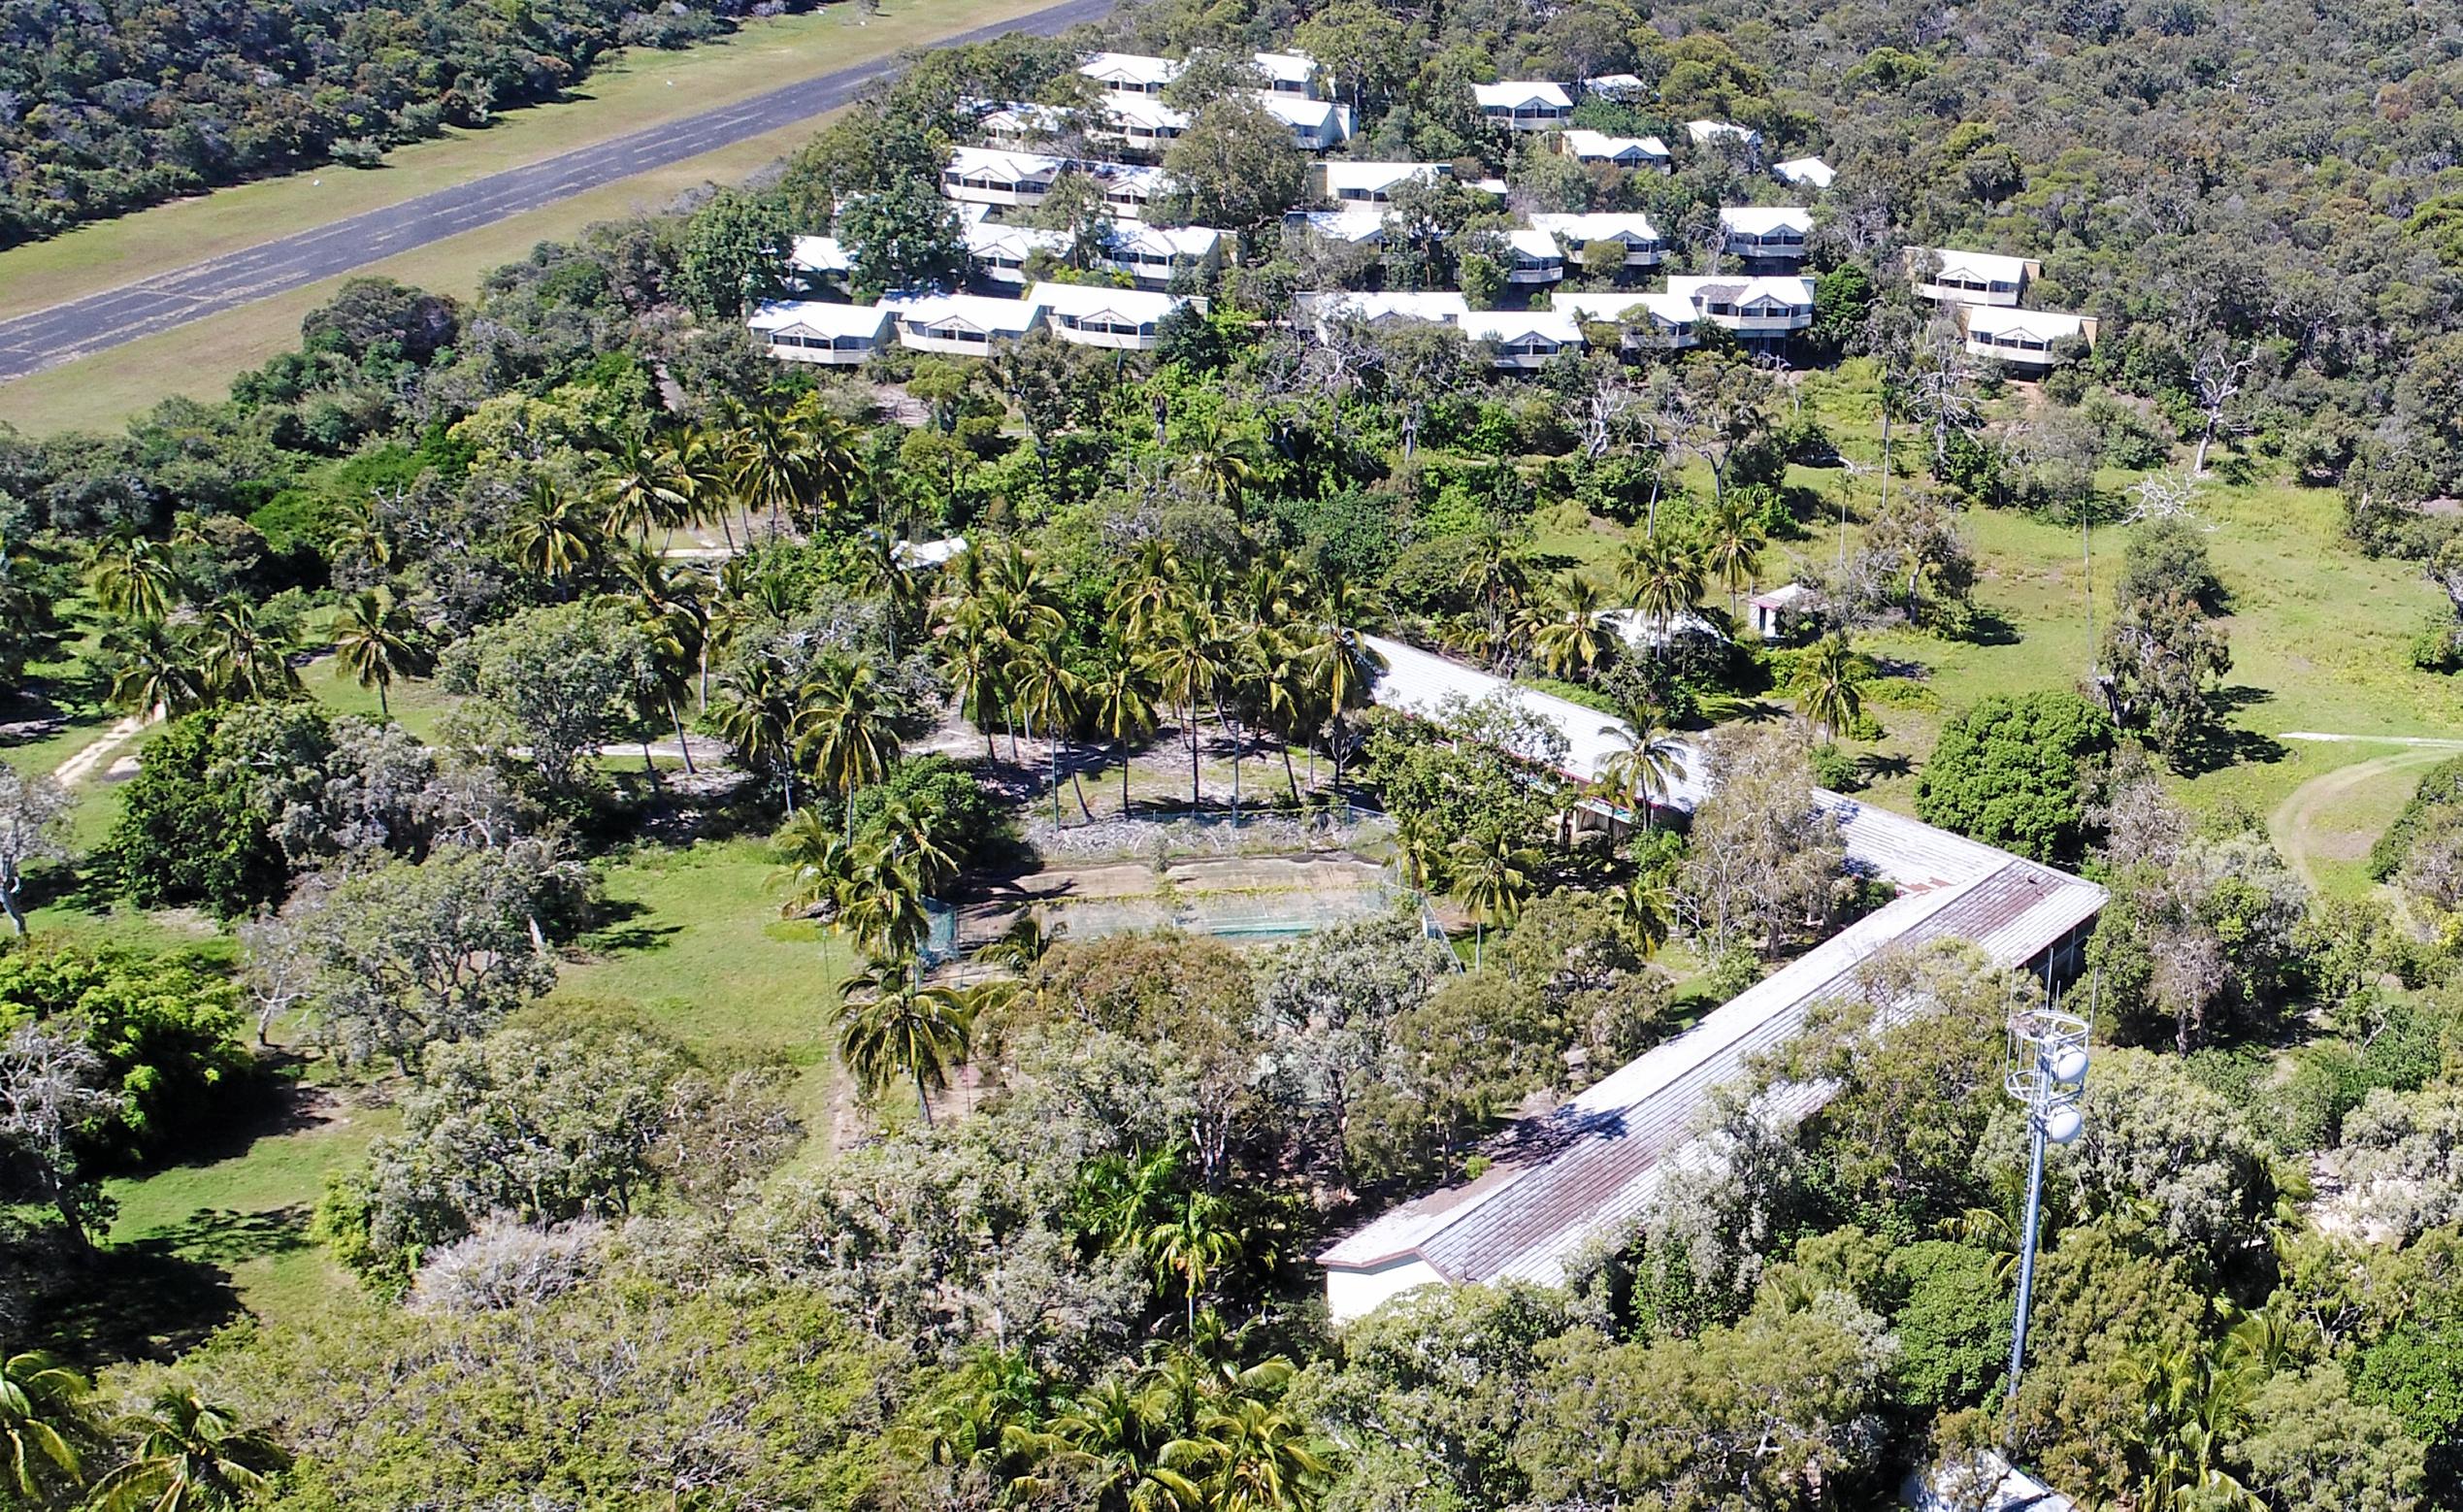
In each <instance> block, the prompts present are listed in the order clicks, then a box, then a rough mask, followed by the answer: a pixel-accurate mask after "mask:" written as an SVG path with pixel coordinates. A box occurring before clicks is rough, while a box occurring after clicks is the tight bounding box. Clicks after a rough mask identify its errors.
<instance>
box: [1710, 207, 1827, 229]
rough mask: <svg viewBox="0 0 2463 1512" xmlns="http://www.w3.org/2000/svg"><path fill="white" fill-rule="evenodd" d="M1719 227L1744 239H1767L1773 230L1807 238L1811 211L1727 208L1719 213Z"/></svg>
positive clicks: (1777, 208) (1786, 208)
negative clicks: (1791, 232)
mask: <svg viewBox="0 0 2463 1512" xmlns="http://www.w3.org/2000/svg"><path fill="white" fill-rule="evenodd" d="M1719 224H1720V229H1722V230H1724V231H1730V232H1735V233H1739V234H1741V235H1744V236H1767V235H1769V234H1770V233H1771V232H1773V231H1793V232H1795V233H1796V234H1797V235H1798V236H1811V235H1812V234H1813V212H1811V211H1809V210H1807V209H1805V208H1804V207H1803V206H1801V205H1731V206H1728V207H1726V208H1724V209H1723V210H1721V211H1720V213H1719Z"/></svg>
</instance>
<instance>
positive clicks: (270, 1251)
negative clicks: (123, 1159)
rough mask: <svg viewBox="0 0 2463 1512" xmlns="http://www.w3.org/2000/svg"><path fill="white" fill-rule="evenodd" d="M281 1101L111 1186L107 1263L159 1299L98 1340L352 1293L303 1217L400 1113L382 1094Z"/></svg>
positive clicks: (297, 1309) (280, 1312) (122, 1340)
mask: <svg viewBox="0 0 2463 1512" xmlns="http://www.w3.org/2000/svg"><path fill="white" fill-rule="evenodd" d="M282 1101H283V1104H284V1105H283V1106H282V1107H281V1108H280V1110H279V1111H278V1112H277V1113H275V1114H274V1115H273V1116H271V1117H269V1118H267V1119H266V1120H264V1121H263V1122H262V1123H261V1124H260V1125H259V1126H258V1127H256V1128H254V1129H252V1130H246V1131H242V1132H241V1133H239V1134H236V1135H235V1136H234V1137H233V1138H231V1139H230V1140H229V1141H228V1142H227V1143H225V1144H223V1145H221V1146H219V1147H216V1148H212V1149H207V1150H202V1151H200V1152H198V1155H197V1157H196V1158H195V1159H194V1160H192V1161H189V1162H186V1163H182V1164H180V1165H176V1166H171V1167H165V1168H164V1169H161V1170H158V1171H155V1172H153V1173H152V1174H150V1175H148V1176H147V1177H145V1178H144V1179H142V1180H136V1181H115V1182H112V1183H111V1195H112V1197H113V1199H114V1200H115V1201H116V1202H117V1203H118V1204H119V1212H118V1216H117V1218H116V1219H115V1222H114V1223H113V1226H112V1232H111V1243H112V1245H113V1253H112V1256H111V1259H110V1261H109V1265H110V1267H111V1268H114V1269H116V1270H122V1271H137V1272H140V1273H146V1274H150V1275H152V1276H153V1277H155V1278H156V1279H157V1281H158V1283H159V1286H160V1289H161V1290H160V1294H159V1295H160V1296H161V1298H162V1300H161V1302H160V1304H159V1305H158V1306H157V1307H155V1308H150V1309H148V1308H135V1309H131V1310H130V1313H131V1315H130V1316H129V1317H127V1318H124V1319H120V1320H113V1321H106V1322H105V1323H104V1325H103V1327H102V1328H101V1329H99V1330H98V1331H96V1337H97V1338H98V1340H113V1339H114V1335H115V1333H116V1334H117V1337H116V1339H115V1342H116V1344H117V1346H118V1347H119V1348H120V1349H121V1350H122V1351H128V1350H130V1348H131V1346H133V1345H135V1344H137V1343H138V1342H139V1340H138V1338H137V1337H132V1336H130V1334H131V1331H132V1330H133V1331H135V1332H137V1333H139V1334H141V1335H142V1336H144V1337H145V1338H147V1339H148V1341H153V1340H157V1339H159V1340H177V1341H184V1340H182V1339H181V1335H182V1333H183V1332H184V1331H194V1330H196V1329H197V1328H199V1327H200V1326H201V1325H207V1324H211V1323H216V1322H220V1321H222V1320H224V1319H227V1318H228V1317H231V1316H234V1315H235V1314H236V1312H237V1311H238V1310H241V1309H245V1310H246V1311H247V1312H250V1313H254V1314H255V1315H257V1316H258V1317H261V1318H268V1319H279V1318H296V1317H299V1316H302V1315H305V1314H309V1313H312V1312H314V1311H316V1310H318V1309H320V1308H322V1307H325V1306H328V1305H331V1304H332V1303H333V1302H334V1301H335V1300H336V1299H337V1298H342V1297H345V1296H348V1295H350V1294H351V1293H352V1292H353V1291H354V1290H355V1287H356V1283H354V1282H353V1281H352V1280H351V1278H350V1277H349V1276H348V1275H347V1274H346V1273H345V1272H344V1271H343V1270H342V1269H340V1268H339V1267H338V1266H336V1265H334V1263H333V1262H332V1261H331V1260H330V1259H328V1258H327V1256H326V1253H325V1251H324V1249H323V1248H322V1247H321V1246H319V1245H317V1244H316V1243H315V1242H314V1241H312V1239H311V1238H310V1237H309V1234H308V1221H309V1215H310V1214H311V1212H312V1210H313V1209H314V1207H315V1205H316V1200H317V1198H318V1196H319V1195H320V1194H322V1192H323V1191H324V1187H325V1178H326V1176H327V1175H328V1174H329V1173H331V1172H334V1171H338V1170H342V1169H345V1168H346V1167H348V1166H349V1165H351V1163H353V1162H355V1161H357V1160H358V1159H360V1158H361V1157H362V1156H364V1155H365V1154H366V1153H367V1151H368V1145H369V1142H370V1141H371V1140H373V1139H375V1138H376V1137H377V1136H378V1135H379V1134H385V1133H387V1132H389V1131H391V1130H393V1129H395V1128H397V1127H399V1125H400V1118H399V1116H398V1115H397V1114H396V1113H395V1112H394V1110H393V1109H392V1108H390V1107H388V1106H384V1105H382V1104H381V1103H380V1102H375V1101H369V1100H367V1099H365V1098H362V1097H359V1096H356V1095H351V1094H337V1093H334V1092H332V1091H330V1090H328V1089H323V1088H316V1087H312V1086H298V1087H294V1088H292V1089H290V1090H289V1091H288V1093H287V1094H286V1096H285V1097H284V1098H283V1100H282ZM119 1295H120V1296H121V1297H123V1298H124V1297H125V1296H127V1295H128V1294H127V1293H126V1292H125V1291H124V1290H122V1291H120V1292H119ZM150 1312H159V1313H161V1314H162V1315H163V1316H162V1318H161V1319H160V1320H159V1321H157V1320H154V1319H152V1318H150V1317H148V1313H150Z"/></svg>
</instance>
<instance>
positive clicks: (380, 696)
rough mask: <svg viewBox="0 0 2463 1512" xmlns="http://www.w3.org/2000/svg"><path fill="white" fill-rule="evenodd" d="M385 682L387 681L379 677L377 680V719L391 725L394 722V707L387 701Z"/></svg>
mask: <svg viewBox="0 0 2463 1512" xmlns="http://www.w3.org/2000/svg"><path fill="white" fill-rule="evenodd" d="M385 682H386V679H385V678H383V677H378V679H377V717H378V719H381V720H384V721H385V722H387V723H391V722H392V720H393V706H392V705H391V704H390V703H388V702H387V701H386V699H385Z"/></svg>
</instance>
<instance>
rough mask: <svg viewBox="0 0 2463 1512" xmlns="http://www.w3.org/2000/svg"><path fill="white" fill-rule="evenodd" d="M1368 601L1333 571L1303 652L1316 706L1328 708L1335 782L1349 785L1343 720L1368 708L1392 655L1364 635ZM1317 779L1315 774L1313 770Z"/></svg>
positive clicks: (1312, 615)
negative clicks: (1387, 658)
mask: <svg viewBox="0 0 2463 1512" xmlns="http://www.w3.org/2000/svg"><path fill="white" fill-rule="evenodd" d="M1367 617H1368V615H1367V605H1366V601H1365V600H1364V599H1363V597H1362V595H1361V593H1360V590H1359V588H1358V586H1357V585H1356V584H1354V583H1353V582H1352V581H1351V579H1349V578H1347V577H1343V576H1340V575H1330V576H1329V577H1328V578H1327V579H1326V581H1325V582H1324V583H1323V584H1321V585H1320V586H1319V588H1318V591H1317V600H1316V604H1315V606H1314V607H1313V608H1312V609H1311V611H1310V629H1309V644H1308V646H1307V648H1306V649H1305V650H1304V651H1303V652H1302V653H1301V656H1302V660H1303V661H1304V663H1305V664H1306V666H1307V668H1308V678H1309V686H1310V688H1311V689H1312V691H1313V693H1314V703H1315V705H1316V707H1318V708H1320V709H1322V710H1324V711H1325V716H1326V744H1327V747H1328V750H1329V752H1330V754H1331V755H1332V756H1333V758H1334V786H1335V787H1336V788H1337V789H1339V788H1340V787H1341V786H1342V785H1343V757H1344V754H1345V752H1346V751H1347V749H1348V742H1346V741H1345V740H1344V739H1343V721H1344V720H1345V718H1346V717H1348V716H1349V715H1350V713H1351V711H1352V710H1354V709H1358V708H1365V707H1368V696H1369V693H1370V690H1372V689H1373V688H1375V687H1376V685H1377V678H1378V676H1379V675H1380V674H1383V673H1384V672H1385V670H1386V658H1385V655H1384V653H1382V652H1380V651H1379V650H1378V649H1377V648H1376V647H1375V646H1373V645H1370V644H1369V643H1368V641H1367V638H1366V637H1365V636H1364V635H1363V633H1362V628H1361V627H1362V626H1363V624H1365V623H1366V621H1367ZM1311 776H1312V780H1313V779H1314V773H1313V772H1312V773H1311Z"/></svg>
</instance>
